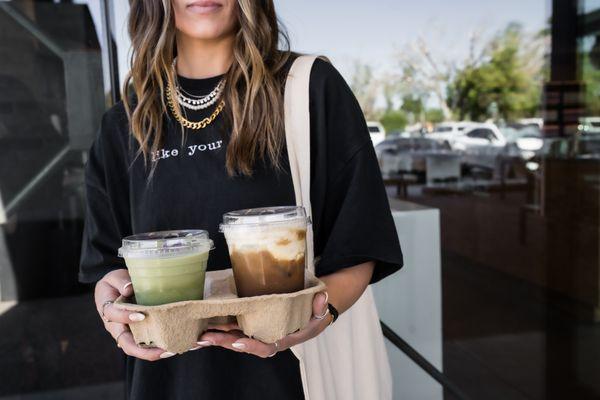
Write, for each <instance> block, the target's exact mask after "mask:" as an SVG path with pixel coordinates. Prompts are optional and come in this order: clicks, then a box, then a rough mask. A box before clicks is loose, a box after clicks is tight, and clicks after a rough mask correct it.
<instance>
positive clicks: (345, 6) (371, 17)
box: [77, 0, 598, 80]
mask: <svg viewBox="0 0 600 400" xmlns="http://www.w3.org/2000/svg"><path fill="white" fill-rule="evenodd" d="M587 1H594V2H597V1H598V0H587ZM77 2H82V3H87V4H89V5H90V9H91V12H92V16H93V17H94V20H98V21H99V18H100V8H99V0H77ZM113 4H114V6H115V10H114V11H115V19H116V21H115V26H116V28H117V32H118V39H117V40H118V43H119V44H124V43H126V44H128V43H129V42H128V38H127V33H126V18H127V11H128V2H127V1H125V0H115V1H114V3H113ZM275 5H276V9H277V13H278V15H279V18H280V19H281V20H282V22H283V23H284V24H285V25H286V27H287V28H288V32H289V35H290V39H291V43H292V49H293V50H295V51H300V52H305V53H313V54H320V55H325V56H327V57H329V58H330V59H331V61H332V63H333V64H334V65H335V66H336V67H337V68H338V69H339V70H340V72H341V73H342V75H344V77H345V78H346V79H347V80H350V79H351V75H352V71H353V66H354V62H355V60H361V61H362V62H365V63H368V64H370V65H372V66H373V67H374V68H375V70H376V71H385V70H388V69H390V68H393V66H394V55H395V54H397V53H398V52H399V51H401V49H402V48H403V47H404V46H405V44H406V43H410V42H414V41H415V40H416V39H417V38H418V37H423V38H424V39H425V41H426V42H427V43H428V44H429V46H430V49H431V52H432V53H434V54H437V55H439V56H441V57H444V58H446V59H453V58H457V59H463V58H464V57H465V56H466V54H467V53H468V37H469V35H470V34H471V33H472V32H473V31H478V32H480V33H481V34H482V35H484V36H485V35H488V36H489V35H492V34H493V33H494V32H496V31H498V30H500V29H502V28H503V27H505V26H506V25H507V24H508V23H509V22H512V21H516V22H519V23H521V24H522V25H523V26H524V28H525V29H526V30H528V31H537V30H540V29H542V28H544V27H545V23H546V20H547V17H548V14H549V13H548V8H549V0H502V1H498V0H417V1H408V0H370V1H364V0H362V1H359V0H275ZM98 26H99V25H98ZM100 39H101V40H102V41H104V36H103V35H101V36H100ZM128 50H129V49H128V48H127V46H125V45H121V46H119V47H118V58H119V72H120V74H121V76H122V77H124V75H125V72H126V70H127V58H128V57H127V56H128Z"/></svg>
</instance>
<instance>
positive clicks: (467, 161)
mask: <svg viewBox="0 0 600 400" xmlns="http://www.w3.org/2000/svg"><path fill="white" fill-rule="evenodd" d="M506 144H507V141H506V138H505V137H504V135H503V134H502V132H501V131H500V129H498V127H497V126H496V125H495V124H489V123H485V124H474V125H472V126H471V127H470V128H468V129H465V130H464V132H463V133H462V134H461V135H458V136H457V137H456V138H454V140H453V141H452V142H451V147H452V149H454V150H457V151H462V152H463V164H464V165H466V166H468V167H480V168H486V169H492V170H493V169H494V168H495V167H496V165H497V158H498V156H499V155H500V154H503V153H504V151H505V147H506Z"/></svg>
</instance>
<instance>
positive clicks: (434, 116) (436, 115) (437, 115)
mask: <svg viewBox="0 0 600 400" xmlns="http://www.w3.org/2000/svg"><path fill="white" fill-rule="evenodd" d="M425 120H426V121H427V122H431V123H432V124H438V123H440V122H443V121H444V112H443V111H442V110H441V109H439V108H430V109H428V110H426V111H425Z"/></svg>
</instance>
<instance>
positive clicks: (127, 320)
mask: <svg viewBox="0 0 600 400" xmlns="http://www.w3.org/2000/svg"><path fill="white" fill-rule="evenodd" d="M119 295H123V296H125V297H130V296H133V288H132V287H131V278H130V277H129V272H128V271H127V270H126V269H117V270H114V271H111V272H109V273H108V274H106V275H104V277H103V278H102V279H101V280H100V281H98V283H96V290H95V292H94V300H95V302H96V310H98V314H100V318H102V321H103V322H104V328H105V329H106V330H107V331H108V333H110V335H111V336H112V337H113V339H115V341H116V342H117V346H118V347H120V348H121V349H122V350H123V351H124V352H125V354H127V355H129V356H132V357H136V358H140V359H142V360H146V361H156V360H159V359H161V358H167V357H171V356H173V355H175V354H173V353H170V352H168V351H164V350H162V349H159V348H152V349H146V348H142V347H140V346H138V345H137V344H136V343H135V340H133V335H132V334H131V332H130V330H129V324H135V323H136V322H139V321H143V320H144V318H145V317H146V316H145V315H144V314H142V313H138V312H130V311H125V310H119V309H118V308H116V307H114V306H113V303H112V302H114V301H115V300H116V299H117V298H118V297H119Z"/></svg>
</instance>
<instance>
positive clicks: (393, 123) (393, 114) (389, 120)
mask: <svg viewBox="0 0 600 400" xmlns="http://www.w3.org/2000/svg"><path fill="white" fill-rule="evenodd" d="M380 121H381V124H382V125H383V127H384V128H385V130H386V131H387V132H390V131H402V130H404V128H405V127H406V124H407V123H408V118H407V116H406V114H405V113H404V112H403V111H402V110H392V111H387V112H385V113H384V114H383V115H382V116H381V118H380Z"/></svg>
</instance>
